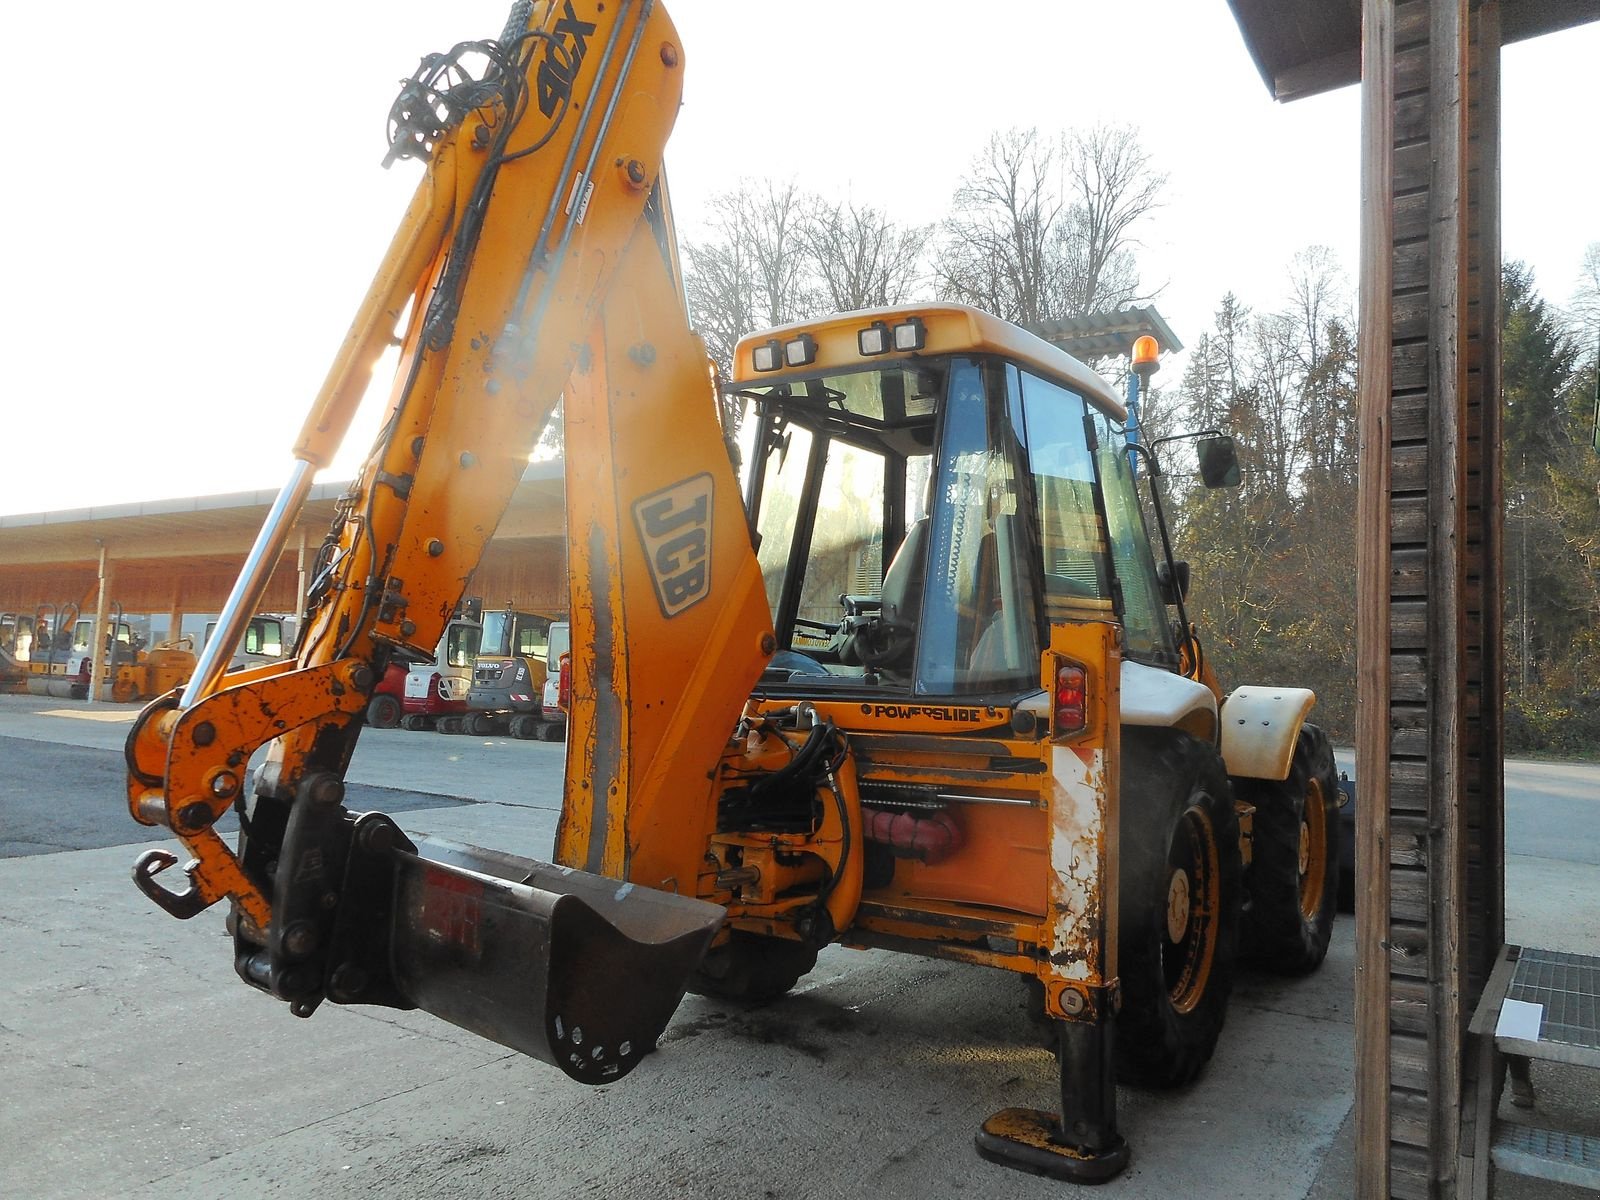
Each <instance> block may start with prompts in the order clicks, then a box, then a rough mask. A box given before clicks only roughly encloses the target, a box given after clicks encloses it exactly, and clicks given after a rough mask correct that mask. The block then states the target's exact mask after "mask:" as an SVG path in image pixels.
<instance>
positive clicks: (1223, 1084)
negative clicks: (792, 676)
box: [0, 697, 1600, 1200]
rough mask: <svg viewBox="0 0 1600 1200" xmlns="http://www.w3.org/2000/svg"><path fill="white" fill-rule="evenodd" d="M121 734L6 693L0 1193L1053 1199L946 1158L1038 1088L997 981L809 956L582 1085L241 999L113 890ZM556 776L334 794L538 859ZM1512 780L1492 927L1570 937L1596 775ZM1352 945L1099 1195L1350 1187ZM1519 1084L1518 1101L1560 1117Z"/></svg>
mask: <svg viewBox="0 0 1600 1200" xmlns="http://www.w3.org/2000/svg"><path fill="white" fill-rule="evenodd" d="M131 718H132V713H131V712H128V711H126V710H120V711H119V710H117V709H115V708H112V707H111V706H98V710H97V711H93V712H90V711H88V710H86V709H73V708H70V707H66V706H62V705H60V704H59V703H56V704H55V705H54V707H47V706H45V705H44V704H43V703H41V702H29V701H27V700H25V699H24V698H17V697H0V838H3V839H4V843H5V850H4V853H5V854H6V855H9V856H10V857H6V858H3V859H0V895H4V897H5V904H4V905H3V906H0V1062H4V1063H5V1064H6V1069H5V1085H6V1086H5V1095H4V1098H3V1099H0V1196H5V1197H10V1196H18V1197H45V1198H47V1197H80V1196H83V1197H91V1196H92V1197H111V1196H132V1197H145V1196H148V1197H152V1198H154V1197H158V1196H159V1197H162V1198H163V1200H166V1198H170V1197H179V1198H183V1197H195V1198H200V1197H214V1196H219V1195H229V1196H239V1197H252V1196H279V1195H282V1196H289V1195H294V1196H302V1195H305V1194H308V1193H312V1192H314V1193H316V1194H317V1195H319V1196H328V1197H343V1196H350V1197H357V1196H360V1197H370V1196H373V1195H378V1196H390V1195H394V1196H408V1197H409V1196H418V1197H456V1196H461V1197H468V1196H470V1197H499V1196H504V1197H538V1198H541V1200H542V1198H544V1197H574V1198H576V1197H586V1198H587V1197H596V1196H598V1197H650V1198H651V1200H656V1198H658V1197H678V1196H683V1197H729V1198H730V1200H732V1198H737V1200H750V1198H752V1197H754V1198H756V1200H797V1198H802V1197H828V1198H833V1197H855V1196H862V1197H867V1196H870V1197H875V1198H876V1197H907V1198H911V1197H915V1198H918V1200H921V1198H922V1197H934V1196H960V1195H971V1196H984V1197H989V1196H999V1197H1013V1196H1014V1197H1035V1196H1037V1197H1045V1196H1059V1195H1062V1194H1063V1187H1062V1185H1059V1184H1053V1183H1049V1182H1046V1181H1043V1180H1038V1179H1035V1178H1032V1177H1030V1176H1026V1175H1021V1174H1017V1173H1015V1172H1010V1171H1006V1170H1003V1169H1001V1168H998V1167H995V1166H992V1165H990V1164H987V1163H984V1162H982V1161H981V1160H979V1159H978V1157H977V1156H976V1154H975V1153H974V1151H973V1149H972V1136H973V1134H974V1133H975V1132H976V1130H977V1128H978V1126H979V1125H980V1124H981V1123H982V1121H983V1120H984V1119H985V1118H986V1117H987V1116H989V1115H990V1114H992V1113H993V1112H995V1111H997V1110H998V1109H1000V1108H1003V1107H1006V1106H1009V1105H1014V1104H1024V1105H1033V1106H1038V1107H1049V1106H1050V1105H1052V1104H1053V1102H1054V1093H1055V1091H1056V1087H1057V1081H1056V1070H1055V1065H1054V1062H1053V1059H1052V1058H1051V1056H1050V1055H1049V1054H1048V1053H1047V1052H1045V1051H1044V1050H1042V1049H1040V1048H1039V1047H1038V1046H1037V1044H1036V1042H1035V1038H1034V1035H1033V1034H1032V1032H1031V1031H1030V1029H1029V1027H1028V1025H1027V1022H1026V1020H1025V1018H1024V1016H1023V1014H1022V1011H1021V1007H1020V1004H1019V1002H1018V1000H1019V998H1018V989H1017V985H1016V981H1015V980H1014V979H1012V978H1010V977H1009V976H1007V975H1005V974H1003V973H1000V972H995V971H989V970H985V969H982V968H976V967H967V966H963V965H960V964H953V963H943V962H934V961H929V960H922V959H917V958H911V957H907V956H901V955H893V954H888V953H881V952H866V953H862V952H855V951H849V950H845V949H843V948H840V947H830V948H828V949H827V950H825V951H824V952H823V954H822V956H821V958H820V960H819V963H818V967H817V969H816V970H815V971H814V972H812V973H811V974H810V975H809V976H807V977H806V979H804V980H803V981H802V982H801V984H800V985H799V987H798V988H797V989H796V991H795V993H794V994H792V995H791V996H789V997H787V998H786V999H784V1000H782V1001H780V1002H778V1003H776V1004H773V1005H771V1006H768V1007H766V1008H760V1009H754V1010H747V1009H738V1008H734V1007H731V1006H728V1005H725V1004H720V1003H718V1002H715V1001H709V1000H705V999H701V998H697V997H690V998H688V999H687V1000H686V1001H685V1003H684V1005H683V1006H682V1008H680V1010H679V1012H678V1014H677V1016H676V1017H675V1018H674V1020H673V1022H672V1024H671V1025H670V1026H669V1027H668V1030H667V1032H666V1034H665V1036H664V1037H663V1039H662V1044H661V1049H660V1051H659V1052H658V1053H656V1054H654V1055H652V1056H651V1057H650V1058H649V1059H647V1060H646V1061H645V1062H644V1063H643V1064H642V1065H641V1066H640V1067H639V1068H638V1069H637V1070H636V1071H635V1072H634V1073H633V1074H632V1075H630V1076H629V1077H628V1078H627V1079H625V1080H623V1081H621V1082H619V1083H618V1084H615V1085H612V1086H607V1087H601V1088H585V1087H583V1086H582V1085H578V1084H575V1083H571V1082H570V1081H568V1080H566V1079H565V1077H563V1076H560V1075H559V1074H558V1073H557V1072H555V1071H554V1070H553V1069H551V1068H549V1067H546V1066H544V1065H543V1064H541V1063H538V1062H534V1061H532V1060H530V1059H527V1058H524V1057H522V1056H520V1055H516V1054H512V1053H510V1052H508V1051H506V1050H504V1049H502V1048H501V1047H499V1046H496V1045H494V1044H492V1043H488V1042H485V1041H482V1040H480V1039H477V1038H475V1037H473V1036H472V1035H470V1034H467V1033H464V1032H462V1031H460V1030H457V1029H455V1028H453V1027H451V1026H449V1025H446V1024H444V1023H442V1022H440V1021H437V1020H435V1019H433V1018H431V1017H428V1016H425V1015H422V1014H418V1013H400V1012H395V1011H392V1010H385V1009H375V1008H363V1007H349V1008H342V1007H339V1006H335V1005H324V1006H323V1008H322V1009H321V1010H320V1011H319V1012H318V1013H317V1014H316V1015H315V1016H314V1017H312V1018H311V1019H310V1020H306V1021H300V1020H296V1019H295V1018H293V1017H291V1016H290V1015H289V1014H288V1013H287V1010H286V1009H285V1008H284V1006H283V1005H281V1004H279V1003H277V1002H275V1001H273V1000H272V999H270V998H269V997H266V996H264V995H262V994H260V993H258V992H255V991H253V990H252V989H249V988H246V987H245V986H244V985H242V984H240V983H239V982H238V981H237V980H236V979H235V978H234V976H233V971H232V963H231V954H230V949H229V942H228V940H227V938H226V937H225V935H224V933H223V931H222V928H221V917H220V916H219V915H218V914H217V913H215V912H207V913H205V914H202V915H201V916H200V917H198V918H197V919H195V920H193V921H188V922H177V921H173V920H172V919H171V918H169V917H167V916H166V915H165V914H163V913H161V912H160V911H159V910H156V909H155V908H154V907H153V906H151V905H150V904H149V903H148V902H147V901H145V900H144V899H143V898H142V897H141V896H139V895H138V894H137V892H136V891H135V890H134V888H133V886H132V884H131V883H130V882H129V878H128V872H129V867H130V865H131V863H132V860H133V858H134V857H135V856H136V854H135V852H134V851H133V850H132V847H133V846H134V845H146V844H163V843H162V839H160V838H158V837H156V836H155V835H156V833H157V832H158V831H156V830H150V829H144V828H142V827H140V826H137V825H135V824H133V822H132V821H131V820H130V819H129V818H128V816H127V813H126V810H125V808H124V806H123V803H122V800H121V795H122V782H121V774H120V770H121V757H120V744H121V739H122V738H123V737H124V736H125V735H126V732H127V727H128V722H129V721H130V720H131ZM561 770H562V747H560V746H559V745H546V744H544V743H537V742H512V741H509V740H507V739H467V738H443V737H438V736H437V735H431V734H406V733H402V732H400V731H368V732H367V734H366V735H365V736H364V737H363V739H362V743H361V746H360V748H359V749H358V751H357V753H356V757H355V760H354V761H353V762H352V765H351V770H350V773H349V779H350V796H351V803H352V806H353V807H369V806H370V807H375V808H381V809H384V810H386V811H390V812H394V813H397V814H399V820H400V822H401V824H402V825H403V826H404V827H405V828H406V829H407V830H408V831H409V832H411V833H413V834H414V835H427V834H432V835H437V836H442V837H450V838H456V839H459V840H465V841H473V842H477V843H479V844H482V845H489V846H496V847H500V848H504V849H507V850H511V851H513V852H516V853H523V854H529V855H532V856H534V857H541V858H547V857H548V855H549V851H550V845H551V840H552V838H553V834H554V829H555V820H556V816H557V813H558V811H559V802H560V789H561ZM1585 772H1587V774H1585ZM1537 782H1538V786H1539V787H1540V788H1542V789H1544V790H1545V791H1548V792H1550V793H1551V794H1550V795H1541V796H1539V797H1537V798H1535V799H1534V801H1533V802H1532V804H1531V808H1532V809H1533V810H1534V811H1545V812H1549V813H1552V814H1556V815H1558V816H1559V818H1560V820H1561V821H1562V823H1563V826H1564V834H1563V832H1562V831H1546V832H1544V833H1539V834H1537V835H1536V836H1537V838H1540V839H1550V841H1551V842H1561V843H1566V844H1565V846H1564V847H1563V848H1564V849H1565V851H1566V853H1565V855H1564V856H1563V857H1559V858H1557V857H1549V858H1546V857H1538V856H1534V855H1529V854H1519V855H1517V856H1515V857H1514V859H1513V869H1514V870H1516V871H1518V872H1521V874H1519V875H1518V876H1517V878H1518V879H1519V880H1523V879H1532V878H1533V874H1534V872H1544V875H1543V876H1542V878H1543V879H1544V880H1545V884H1548V887H1546V886H1545V885H1541V886H1538V887H1534V886H1521V885H1520V884H1519V885H1517V886H1514V887H1509V888H1508V892H1511V893H1512V900H1513V904H1514V905H1520V906H1521V907H1520V908H1519V909H1518V911H1517V912H1516V913H1515V914H1514V916H1513V925H1514V926H1515V925H1516V923H1517V922H1522V923H1523V924H1524V925H1526V926H1527V928H1528V929H1530V930H1533V931H1535V932H1544V933H1549V932H1550V931H1551V930H1552V929H1558V930H1562V929H1565V930H1569V931H1572V932H1573V935H1574V936H1575V937H1582V936H1587V935H1586V933H1585V931H1586V930H1591V929H1594V930H1600V921H1595V920H1593V914H1594V913H1595V912H1596V907H1597V906H1596V901H1595V893H1596V891H1597V889H1596V888H1595V887H1594V882H1595V879H1596V876H1595V871H1594V869H1593V867H1592V866H1590V865H1588V864H1590V863H1592V862H1594V861H1597V859H1596V858H1592V857H1586V856H1587V855H1589V854H1591V850H1590V849H1584V848H1583V847H1582V846H1575V845H1574V843H1585V844H1586V845H1588V846H1591V847H1592V846H1593V845H1595V844H1596V835H1595V834H1594V833H1593V832H1592V831H1595V830H1597V829H1600V822H1595V821H1594V820H1593V814H1594V813H1596V812H1597V811H1600V800H1596V799H1595V797H1596V796H1597V795H1600V788H1597V787H1596V784H1597V783H1600V770H1595V769H1594V768H1582V769H1579V770H1578V771H1577V772H1576V774H1575V775H1574V776H1573V777H1572V778H1566V777H1554V778H1544V777H1540V778H1539V780H1538V781H1537ZM1567 804H1572V805H1577V806H1579V807H1578V808H1577V809H1576V810H1569V809H1567V808H1565V807H1563V806H1564V805H1567ZM1585 804H1587V805H1588V808H1587V809H1584V808H1583V807H1582V806H1583V805H1585ZM1586 815H1587V816H1588V820H1587V821H1586V822H1584V821H1583V820H1582V819H1583V818H1584V817H1585V816H1586ZM1574 821H1577V822H1579V823H1578V824H1576V825H1574V823H1573V822H1574ZM1519 836H1520V835H1519ZM164 844H166V845H168V846H169V847H170V848H172V849H174V850H175V851H179V852H181V848H180V847H177V845H176V843H171V842H167V843H164ZM1517 844H1518V845H1519V846H1521V845H1524V843H1522V842H1518V843H1517ZM1546 844H1547V843H1546V842H1545V841H1540V840H1535V841H1530V842H1528V843H1526V846H1527V847H1529V848H1532V849H1538V848H1540V847H1542V846H1544V845H1546ZM1551 889H1553V890H1551ZM1546 891H1550V892H1551V895H1552V897H1553V898H1552V899H1549V900H1548V901H1547V900H1545V899H1544V898H1543V897H1544V895H1545V892H1546ZM1585 904H1586V905H1587V907H1585ZM1541 905H1542V906H1544V907H1541ZM1546 909H1548V910H1549V911H1546ZM1552 920H1555V921H1558V922H1563V924H1558V925H1551V924H1550V923H1549V922H1551V921H1552ZM1352 934H1353V928H1352V922H1351V921H1350V920H1349V918H1348V917H1341V919H1340V921H1339V922H1338V924H1337V925H1336V927H1335V933H1334V942H1333V946H1332V948H1331V950H1330V954H1329V960H1328V962H1327V963H1326V964H1325V965H1324V967H1323V969H1322V970H1321V971H1320V972H1318V973H1317V974H1316V975H1313V976H1311V977H1309V978H1307V979H1301V980H1283V979H1277V978H1272V977H1266V976H1257V975H1245V976H1243V977H1242V978H1241V979H1240V981H1239V983H1238V986H1237V987H1236V989H1235V994H1234V1001H1233V1004H1232V1006H1231V1008H1230V1013H1229V1020H1228V1026H1227V1028H1226V1029H1225V1030H1224V1033H1223V1038H1222V1042H1221V1044H1220V1045H1219V1047H1218V1051H1217V1056H1216V1058H1215V1059H1214V1060H1213V1062H1212V1064H1211V1066H1210V1067H1209V1068H1208V1070H1207V1071H1206V1073H1205V1074H1204V1075H1203V1077H1202V1078H1201V1079H1200V1081H1199V1082H1198V1083H1196V1084H1195V1085H1194V1086H1192V1087H1190V1088H1187V1089H1184V1090H1182V1091H1179V1092H1176V1093H1166V1094H1155V1093H1149V1092H1141V1091H1136V1090H1131V1089H1120V1090H1119V1095H1118V1103H1119V1112H1120V1117H1121V1122H1122V1128H1123V1131H1124V1133H1125V1134H1126V1135H1127V1136H1128V1138H1129V1140H1130V1142H1131V1143H1132V1146H1133V1162H1132V1165H1131V1167H1130V1168H1129V1170H1128V1172H1127V1173H1126V1174H1125V1175H1124V1176H1122V1177H1121V1178H1119V1179H1118V1180H1116V1181H1115V1182H1113V1183H1111V1184H1109V1185H1107V1187H1106V1189H1105V1192H1104V1194H1106V1195H1114V1196H1118V1197H1167V1196H1173V1195H1189V1196H1196V1197H1210V1196H1226V1197H1230V1198H1235V1197H1263V1198H1265V1200H1283V1198H1297V1197H1308V1198H1309V1197H1314V1198H1315V1200H1333V1198H1335V1197H1345V1196H1348V1195H1350V1194H1351V1179H1352V1169H1353V1145H1352V1143H1353V1135H1352V1128H1351V1122H1350V1120H1349V1116H1350V1112H1351V1107H1352V1097H1353V1054H1354V1046H1353V1041H1354V1039H1353V1033H1352V1028H1351V1017H1352V1001H1351V979H1352V971H1353V965H1354V945H1353V937H1352ZM1595 936H1596V937H1600V932H1597V933H1596V934H1595ZM1525 940H1529V941H1534V942H1536V943H1537V944H1551V939H1550V938H1548V937H1546V938H1544V939H1543V940H1542V941H1540V940H1539V939H1535V938H1528V939H1525ZM1563 948H1574V949H1583V948H1585V947H1584V946H1581V945H1572V946H1564V947H1563ZM1592 952H1600V947H1596V948H1595V949H1594V950H1593V951H1592ZM619 985H620V984H619ZM1535 1079H1536V1083H1538V1084H1539V1085H1540V1087H1541V1109H1543V1108H1544V1107H1546V1106H1547V1105H1548V1106H1550V1107H1553V1108H1557V1109H1561V1108H1562V1106H1563V1105H1567V1104H1568V1103H1569V1101H1570V1106H1571V1107H1572V1108H1574V1109H1575V1110H1576V1111H1578V1112H1580V1113H1581V1112H1582V1111H1584V1103H1585V1099H1586V1098H1585V1097H1584V1096H1583V1095H1582V1094H1581V1089H1580V1092H1579V1093H1576V1094H1575V1093H1573V1092H1572V1091H1571V1089H1570V1088H1567V1087H1566V1086H1565V1085H1563V1083H1562V1081H1561V1080H1560V1079H1556V1078H1550V1079H1546V1078H1543V1077H1541V1075H1540V1074H1538V1073H1537V1072H1536V1075H1535ZM1563 1111H1564V1110H1563ZM1500 1194H1501V1195H1502V1196H1524V1197H1538V1198H1539V1200H1544V1198H1546V1197H1556V1196H1567V1195H1573V1194H1575V1193H1571V1192H1567V1191H1561V1190H1556V1191H1529V1190H1525V1189H1524V1190H1511V1189H1502V1191H1501V1193H1500Z"/></svg>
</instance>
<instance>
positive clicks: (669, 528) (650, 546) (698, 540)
mask: <svg viewBox="0 0 1600 1200" xmlns="http://www.w3.org/2000/svg"><path fill="white" fill-rule="evenodd" d="M633 520H634V524H635V525H636V526H638V529H639V540H640V541H641V542H642V543H644V557H645V561H646V562H647V563H649V564H650V578H651V579H652V580H653V581H654V583H655V585H656V599H657V600H658V601H660V603H661V612H662V615H663V616H667V617H675V616H677V615H678V614H679V613H681V612H682V611H683V610H684V609H686V608H688V607H690V606H691V605H694V604H698V603H699V602H700V601H701V600H704V599H705V598H706V595H707V594H708V593H709V592H710V590H711V476H710V475H704V474H702V475H692V476H690V477H689V478H688V479H685V480H683V481H682V482H681V483H675V484H673V485H672V486H671V487H668V488H663V489H662V490H661V491H659V492H654V493H652V494H650V495H648V496H646V497H645V498H644V499H643V500H639V501H637V502H636V503H635V504H634V506H633Z"/></svg>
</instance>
